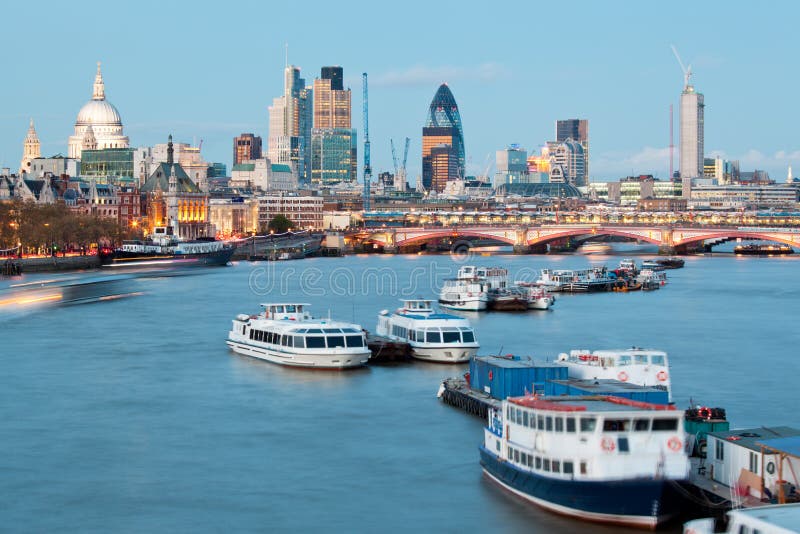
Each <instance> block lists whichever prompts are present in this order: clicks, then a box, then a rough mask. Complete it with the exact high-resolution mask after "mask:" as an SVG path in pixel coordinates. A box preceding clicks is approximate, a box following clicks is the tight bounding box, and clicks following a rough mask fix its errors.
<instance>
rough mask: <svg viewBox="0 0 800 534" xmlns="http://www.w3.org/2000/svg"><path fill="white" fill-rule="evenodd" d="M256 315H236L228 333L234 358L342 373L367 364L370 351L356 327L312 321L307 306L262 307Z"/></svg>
mask: <svg viewBox="0 0 800 534" xmlns="http://www.w3.org/2000/svg"><path fill="white" fill-rule="evenodd" d="M261 306H262V307H263V308H264V311H263V312H261V313H260V314H258V315H247V314H239V315H237V316H236V318H235V319H234V320H233V326H232V327H231V331H230V332H229V333H228V341H227V344H228V346H229V347H230V348H231V349H232V350H233V351H234V352H236V353H238V354H244V355H245V356H251V357H253V358H258V359H260V360H266V361H268V362H272V363H277V364H281V365H286V366H291V367H310V368H316V369H345V368H350V367H359V366H362V365H365V364H366V363H367V361H369V357H370V350H369V348H367V340H366V336H365V334H364V330H363V329H362V328H361V326H360V325H357V324H353V323H346V322H340V321H332V320H330V319H314V318H312V317H311V314H310V313H309V312H307V311H306V307H307V306H309V305H308V304H297V303H275V304H262V305H261Z"/></svg>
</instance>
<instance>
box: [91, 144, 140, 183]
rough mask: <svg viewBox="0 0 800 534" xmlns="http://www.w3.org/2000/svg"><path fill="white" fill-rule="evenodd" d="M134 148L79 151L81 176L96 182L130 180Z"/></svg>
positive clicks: (132, 174) (132, 175)
mask: <svg viewBox="0 0 800 534" xmlns="http://www.w3.org/2000/svg"><path fill="white" fill-rule="evenodd" d="M135 150H136V149H134V148H104V149H102V150H84V151H83V152H81V176H82V177H83V178H86V179H93V180H94V181H95V182H96V183H98V184H103V183H117V182H119V181H120V180H122V181H130V180H132V179H133V178H134V173H133V153H134V152H135Z"/></svg>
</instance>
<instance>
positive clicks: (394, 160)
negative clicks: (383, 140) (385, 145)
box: [389, 139, 398, 176]
mask: <svg viewBox="0 0 800 534" xmlns="http://www.w3.org/2000/svg"><path fill="white" fill-rule="evenodd" d="M389 144H391V145H392V163H394V175H395V176H397V172H398V170H397V169H398V167H397V152H395V150H394V139H389Z"/></svg>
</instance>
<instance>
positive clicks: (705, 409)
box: [697, 406, 711, 419]
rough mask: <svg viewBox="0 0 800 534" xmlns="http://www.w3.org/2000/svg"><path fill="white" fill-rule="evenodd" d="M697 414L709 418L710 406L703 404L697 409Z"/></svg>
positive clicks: (702, 417)
mask: <svg viewBox="0 0 800 534" xmlns="http://www.w3.org/2000/svg"><path fill="white" fill-rule="evenodd" d="M697 415H698V416H700V418H701V419H711V408H708V407H706V406H703V407H702V408H699V409H698V410H697Z"/></svg>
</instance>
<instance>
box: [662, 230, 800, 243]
mask: <svg viewBox="0 0 800 534" xmlns="http://www.w3.org/2000/svg"><path fill="white" fill-rule="evenodd" d="M707 239H757V240H761V241H773V242H777V243H783V244H785V245H790V246H793V247H800V234H796V233H789V232H787V233H785V234H784V233H779V232H775V233H769V232H757V231H746V232H745V231H740V230H732V231H724V230H716V231H713V230H711V231H709V233H704V234H697V235H692V236H689V237H686V238H685V239H681V240H675V246H685V245H693V244H696V243H702V242H703V241H705V240H707Z"/></svg>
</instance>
